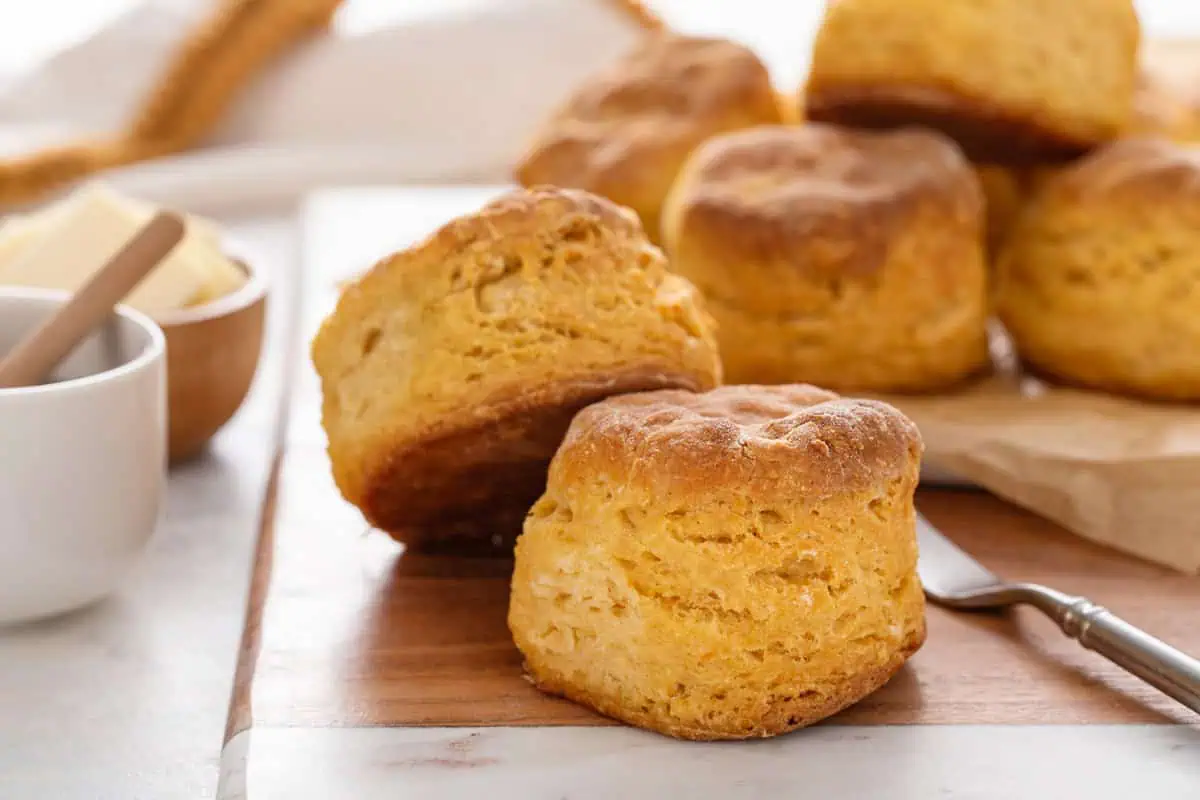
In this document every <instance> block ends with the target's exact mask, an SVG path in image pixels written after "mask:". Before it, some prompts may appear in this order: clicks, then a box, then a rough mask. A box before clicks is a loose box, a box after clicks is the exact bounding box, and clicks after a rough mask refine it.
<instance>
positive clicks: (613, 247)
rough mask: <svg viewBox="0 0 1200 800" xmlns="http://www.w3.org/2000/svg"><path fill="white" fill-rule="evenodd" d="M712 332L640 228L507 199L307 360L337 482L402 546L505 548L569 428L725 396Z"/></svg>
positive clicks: (358, 306)
mask: <svg viewBox="0 0 1200 800" xmlns="http://www.w3.org/2000/svg"><path fill="white" fill-rule="evenodd" d="M711 329H712V322H711V320H710V318H709V317H708V315H707V314H706V313H705V311H704V310H703V308H702V306H701V299H700V296H699V294H698V293H697V292H696V291H695V290H694V289H693V288H692V286H691V284H689V283H688V282H687V281H686V280H684V279H683V278H680V277H678V276H676V275H673V274H671V273H670V272H668V271H667V268H666V260H665V259H664V258H663V255H662V253H661V251H659V249H658V248H656V247H654V246H653V245H651V244H650V243H649V242H648V241H647V240H646V237H645V235H644V234H643V233H642V229H641V226H640V225H639V224H638V221H637V218H636V217H635V216H634V215H633V214H632V213H631V212H629V211H628V210H626V209H622V208H619V207H618V206H615V205H613V204H612V203H610V202H608V201H607V200H604V199H602V198H599V197H595V196H593V195H589V194H587V193H586V192H581V191H575V190H560V189H553V188H538V189H533V190H520V191H516V192H513V193H511V194H508V195H506V196H504V197H502V198H500V199H499V200H496V201H495V202H493V203H490V204H489V205H487V206H485V207H484V208H483V209H481V210H480V211H479V212H478V213H476V214H471V215H468V216H465V217H461V218H459V219H457V220H454V221H453V222H451V223H449V224H448V225H446V226H445V227H443V228H442V229H441V230H439V231H438V232H437V233H435V234H434V235H433V236H432V237H430V238H429V239H427V240H425V241H424V242H421V243H420V244H418V245H416V246H415V247H413V248H411V249H408V250H405V251H402V252H400V253H397V254H395V255H393V256H391V257H390V258H387V259H385V260H383V261H381V262H380V263H379V264H377V265H376V266H375V267H374V268H373V269H372V270H371V271H370V272H369V273H367V275H365V276H364V277H362V278H361V279H359V280H358V281H356V282H355V283H354V284H352V285H350V286H349V287H347V288H346V289H345V290H344V292H343V294H342V297H341V299H340V301H339V302H338V305H337V309H336V310H335V311H334V312H333V314H332V315H331V316H330V317H329V318H328V319H327V320H326V321H325V323H324V325H323V326H322V327H321V330H320V332H319V333H318V335H317V337H316V340H315V341H314V342H313V347H312V357H313V363H314V364H315V365H316V368H317V372H318V373H319V375H320V376H321V385H322V389H323V392H324V404H323V407H322V422H323V424H324V427H325V431H326V433H327V434H328V437H329V454H330V458H331V460H332V462H333V473H334V478H335V479H336V481H337V485H338V487H339V488H340V489H341V491H342V493H343V494H344V495H345V497H346V498H347V499H348V500H349V501H350V502H352V503H354V504H355V505H356V506H358V507H359V509H361V510H362V512H363V514H364V515H365V516H366V518H367V519H368V520H369V521H370V522H371V523H372V524H373V525H375V526H377V527H379V528H382V529H384V530H386V531H389V532H391V533H393V534H394V535H396V537H397V538H399V539H401V540H403V541H407V542H409V543H423V542H430V541H439V540H447V539H454V538H466V539H478V538H479V537H480V536H481V535H482V536H483V537H484V538H487V537H490V536H494V535H498V536H501V537H502V538H503V537H504V536H507V537H509V540H510V541H511V537H512V536H514V535H515V534H516V533H517V532H518V531H519V529H520V519H521V516H522V515H523V514H524V513H525V511H526V510H528V508H529V506H530V505H532V503H533V501H534V500H535V499H537V496H538V495H539V494H540V493H541V491H542V489H543V488H544V486H545V476H546V466H547V464H548V463H549V461H550V457H551V456H552V455H553V454H554V450H555V448H557V447H558V444H559V442H560V441H561V439H562V435H563V433H564V432H565V431H566V429H567V425H568V423H570V421H571V417H572V416H573V415H574V414H575V412H576V411H578V410H579V409H580V408H582V407H584V406H586V405H588V404H589V403H592V402H595V401H596V400H599V399H601V398H603V397H607V396H609V395H612V394H619V393H622V392H631V391H641V390H645V389H657V388H664V387H682V388H687V389H693V390H703V389H708V388H710V387H712V386H715V385H717V384H718V383H719V382H720V373H721V369H720V362H719V360H718V358H717V352H716V345H715V342H714V340H713V335H712V330H711Z"/></svg>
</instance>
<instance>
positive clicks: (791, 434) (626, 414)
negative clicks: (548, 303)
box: [551, 384, 922, 499]
mask: <svg viewBox="0 0 1200 800" xmlns="http://www.w3.org/2000/svg"><path fill="white" fill-rule="evenodd" d="M921 450H922V444H921V438H920V435H919V434H918V432H917V428H916V426H915V425H914V424H913V423H912V422H911V421H910V420H909V419H908V418H907V417H905V416H904V415H903V414H901V413H900V412H899V411H897V410H896V409H894V408H892V407H891V406H889V405H887V404H885V403H880V402H877V401H873V400H854V399H848V398H842V397H839V396H838V395H836V394H834V393H833V392H828V391H825V390H824V389H818V388H816V387H813V386H807V385H803V384H795V385H790V386H725V387H721V388H719V389H714V390H712V391H710V392H706V393H704V394H693V393H690V392H683V391H674V390H667V391H659V392H646V393H642V394H633V395H624V396H621V397H615V398H610V399H608V400H605V401H603V402H601V403H597V404H596V405H593V406H590V407H589V408H586V409H584V410H583V411H581V412H580V413H579V414H578V415H577V416H576V417H575V421H574V422H573V423H572V424H571V428H570V430H569V431H568V433H567V436H566V439H565V440H564V442H563V445H562V447H561V448H560V449H559V452H558V455H557V456H556V457H555V460H554V464H553V465H552V466H551V476H552V477H551V480H552V481H553V480H554V476H555V475H556V474H558V475H559V476H562V477H567V478H568V480H570V476H571V473H572V472H573V471H575V470H578V477H579V480H585V479H586V476H587V475H588V474H589V473H592V472H595V471H599V472H601V473H603V474H606V475H607V476H609V477H610V478H613V479H615V480H617V481H620V482H628V483H634V484H640V485H642V486H643V487H644V488H646V489H649V490H651V491H654V492H656V493H660V492H661V493H672V494H680V495H700V496H706V497H707V496H710V495H711V494H712V493H713V492H733V493H737V494H754V495H756V496H757V495H759V494H763V495H770V496H782V497H783V498H785V499H786V498H788V497H792V498H798V497H800V496H801V495H803V496H805V497H807V498H811V497H812V496H814V495H816V496H832V495H837V494H842V493H846V492H855V491H862V490H866V489H870V488H872V487H875V486H878V485H879V484H881V483H885V482H887V481H890V480H892V479H894V478H897V477H899V476H901V475H904V474H906V473H908V472H910V471H915V470H916V468H917V464H918V463H919V459H920V455H921Z"/></svg>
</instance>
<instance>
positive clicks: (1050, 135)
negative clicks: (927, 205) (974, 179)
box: [805, 0, 1140, 163]
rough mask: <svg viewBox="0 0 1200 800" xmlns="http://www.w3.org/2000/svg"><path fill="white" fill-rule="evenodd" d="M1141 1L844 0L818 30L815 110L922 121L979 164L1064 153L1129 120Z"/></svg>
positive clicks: (1104, 137) (814, 115)
mask: <svg viewBox="0 0 1200 800" xmlns="http://www.w3.org/2000/svg"><path fill="white" fill-rule="evenodd" d="M1139 39H1140V29H1139V25H1138V20H1137V14H1136V12H1135V10H1134V7H1133V3H1132V0H972V2H969V3H968V2H947V1H946V0H839V2H836V3H829V4H828V6H827V7H826V12H825V18H824V21H823V22H822V24H821V28H820V31H819V32H818V34H817V39H816V44H815V46H814V50H813V57H812V68H811V71H810V75H809V79H808V85H807V87H806V89H805V94H806V97H805V105H806V108H807V111H808V118H809V119H813V120H823V121H827V122H841V123H847V124H854V125H864V126H872V127H874V126H882V127H892V126H894V125H904V124H921V125H927V126H930V127H934V128H938V129H940V130H942V131H943V132H945V133H948V134H950V135H951V136H953V137H954V138H955V139H957V140H958V141H959V143H960V144H962V145H963V147H964V148H965V149H966V151H967V153H968V155H970V156H971V157H972V158H975V159H977V160H980V161H987V162H994V163H1025V162H1029V161H1039V160H1047V159H1054V160H1064V159H1067V158H1070V157H1073V156H1077V155H1080V154H1081V153H1084V152H1086V151H1087V150H1089V149H1091V148H1092V147H1094V146H1096V145H1098V144H1100V143H1102V142H1105V141H1108V140H1109V139H1112V138H1114V137H1115V136H1117V135H1118V134H1119V133H1121V132H1122V131H1124V130H1125V129H1126V127H1127V125H1128V122H1129V118H1130V113H1131V107H1132V102H1133V92H1134V83H1135V76H1136V72H1137V53H1138V44H1139Z"/></svg>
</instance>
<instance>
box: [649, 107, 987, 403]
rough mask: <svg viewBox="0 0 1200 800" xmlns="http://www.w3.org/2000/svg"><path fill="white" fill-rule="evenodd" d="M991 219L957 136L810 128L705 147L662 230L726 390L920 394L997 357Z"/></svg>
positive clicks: (736, 137)
mask: <svg viewBox="0 0 1200 800" xmlns="http://www.w3.org/2000/svg"><path fill="white" fill-rule="evenodd" d="M983 214H984V209H983V198H982V195H981V192H980V189H979V184H978V181H977V180H976V178H975V176H974V174H973V172H972V170H971V166H970V164H968V163H967V161H966V160H965V159H964V158H963V155H962V153H961V152H960V151H959V150H958V148H957V147H955V146H954V144H953V142H951V141H950V140H949V139H946V138H945V137H942V136H940V135H938V134H936V133H933V132H928V131H922V130H916V129H913V130H902V131H895V132H888V133H879V132H871V131H854V130H850V129H845V128H838V127H835V126H831V125H821V124H817V123H809V124H806V125H801V126H786V127H785V126H765V127H761V128H755V129H752V130H748V131H739V132H736V133H730V134H725V135H723V136H720V137H717V138H715V139H712V140H710V141H709V142H707V143H705V144H704V145H702V146H701V147H700V148H698V149H697V150H696V152H695V154H694V155H693V156H692V158H691V159H689V161H688V163H687V165H686V166H685V167H684V170H683V172H682V173H681V174H680V177H679V180H678V182H677V183H676V185H675V187H674V188H673V189H672V192H671V195H670V197H669V198H668V200H667V204H666V206H665V211H664V217H663V235H664V241H665V244H666V247H667V251H668V253H669V254H670V256H671V261H672V265H673V266H674V268H675V269H676V270H677V271H678V272H680V273H681V274H683V275H685V276H687V277H688V278H689V279H691V281H692V282H693V283H695V284H696V286H697V287H698V288H699V289H700V290H701V291H702V292H704V294H705V295H706V298H707V300H708V307H709V309H710V310H711V311H712V313H713V316H714V317H715V318H716V319H717V322H718V326H717V338H718V341H719V342H720V345H721V357H722V360H723V363H724V365H725V374H726V378H727V380H728V381H729V382H730V383H793V382H805V383H814V384H817V385H819V386H828V387H829V388H831V389H836V390H838V391H925V390H932V389H938V388H942V387H945V386H948V385H950V384H953V383H955V382H958V381H960V380H962V379H963V378H965V377H967V376H969V375H971V374H972V373H974V372H976V371H978V370H980V369H981V368H982V367H984V366H985V364H986V363H987V347H986V335H985V318H986V302H987V297H986V284H987V275H986V267H985V264H984V255H983V226H984V217H983Z"/></svg>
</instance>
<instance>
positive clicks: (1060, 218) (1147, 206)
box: [996, 139, 1200, 400]
mask: <svg viewBox="0 0 1200 800" xmlns="http://www.w3.org/2000/svg"><path fill="white" fill-rule="evenodd" d="M1198 231H1200V150H1197V149H1195V148H1188V147H1186V146H1183V145H1178V144H1173V143H1171V142H1168V141H1167V140H1165V139H1125V140H1120V141H1117V142H1114V143H1112V144H1111V145H1109V146H1107V147H1105V148H1102V149H1100V150H1098V151H1096V152H1095V153H1093V154H1092V155H1091V156H1088V157H1087V158H1085V159H1083V160H1082V161H1080V162H1079V163H1078V164H1076V165H1074V166H1072V167H1070V168H1067V169H1063V170H1060V171H1058V172H1057V173H1056V174H1054V175H1050V176H1046V177H1045V178H1044V179H1043V180H1042V181H1041V182H1040V184H1039V187H1038V189H1037V193H1036V194H1035V195H1034V197H1033V199H1032V200H1031V201H1030V203H1029V205H1028V207H1027V208H1026V209H1025V211H1024V212H1023V213H1022V215H1021V218H1020V219H1019V221H1018V222H1017V225H1016V227H1015V228H1014V229H1013V231H1012V233H1011V234H1010V235H1009V237H1008V241H1007V242H1006V245H1005V249H1004V252H1003V253H1002V255H1001V257H1000V260H999V263H998V264H997V270H996V304H997V310H998V311H999V313H1000V316H1001V318H1002V319H1003V320H1004V324H1005V326H1006V327H1007V328H1008V330H1009V332H1010V333H1011V334H1012V337H1013V340H1014V342H1015V343H1016V347H1017V352H1018V353H1019V354H1020V356H1021V358H1022V359H1023V360H1024V361H1025V362H1026V363H1027V364H1029V365H1031V366H1033V367H1034V368H1036V369H1037V370H1039V371H1041V372H1043V373H1046V374H1048V375H1051V376H1053V377H1056V378H1059V379H1061V380H1064V381H1067V382H1069V383H1075V384H1080V385H1083V386H1089V387H1092V388H1096V389H1105V390H1109V391H1113V392H1118V393H1123V394H1132V395H1138V396H1143V397H1150V398H1159V399H1168V400H1198V399H1200V246H1198V242H1200V233H1198Z"/></svg>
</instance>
